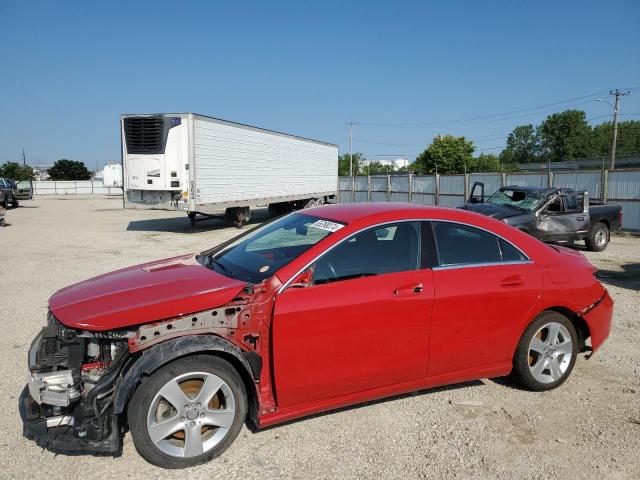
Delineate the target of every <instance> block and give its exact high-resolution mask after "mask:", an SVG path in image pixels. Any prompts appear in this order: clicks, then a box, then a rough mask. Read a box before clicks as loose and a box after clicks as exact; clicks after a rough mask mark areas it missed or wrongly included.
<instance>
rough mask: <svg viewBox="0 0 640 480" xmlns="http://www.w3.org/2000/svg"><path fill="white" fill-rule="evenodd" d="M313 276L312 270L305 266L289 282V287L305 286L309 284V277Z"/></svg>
mask: <svg viewBox="0 0 640 480" xmlns="http://www.w3.org/2000/svg"><path fill="white" fill-rule="evenodd" d="M312 277H313V270H312V269H311V268H307V269H306V270H305V271H304V272H301V273H299V274H298V275H297V276H296V277H295V278H294V279H293V281H292V282H291V283H290V284H289V287H290V288H306V287H308V286H309V285H311V279H312Z"/></svg>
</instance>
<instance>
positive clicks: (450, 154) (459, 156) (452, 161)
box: [412, 135, 475, 174]
mask: <svg viewBox="0 0 640 480" xmlns="http://www.w3.org/2000/svg"><path fill="white" fill-rule="evenodd" d="M474 150H475V147H474V145H473V142H472V141H470V140H467V139H466V138H465V137H454V136H453V135H444V136H442V135H438V136H437V137H435V138H434V139H433V141H432V142H431V145H429V146H428V147H427V148H426V149H425V151H424V152H422V153H421V154H420V155H418V156H417V158H416V161H415V164H412V166H414V165H415V166H416V167H417V168H416V170H418V171H419V172H420V173H427V174H433V173H436V171H437V172H438V173H464V171H465V167H466V169H467V170H471V169H472V167H473V165H474V158H473V152H474Z"/></svg>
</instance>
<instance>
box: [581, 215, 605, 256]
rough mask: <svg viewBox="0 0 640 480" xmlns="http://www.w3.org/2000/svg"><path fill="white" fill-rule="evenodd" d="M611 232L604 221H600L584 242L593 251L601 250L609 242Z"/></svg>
mask: <svg viewBox="0 0 640 480" xmlns="http://www.w3.org/2000/svg"><path fill="white" fill-rule="evenodd" d="M609 238H610V232H609V229H608V228H607V226H606V225H605V224H604V223H601V222H598V223H596V224H595V225H594V226H593V228H592V229H591V230H590V231H589V234H588V235H587V238H585V240H584V243H585V244H586V246H587V248H588V249H589V250H591V251H592V252H601V251H603V250H604V249H605V248H607V245H608V244H609Z"/></svg>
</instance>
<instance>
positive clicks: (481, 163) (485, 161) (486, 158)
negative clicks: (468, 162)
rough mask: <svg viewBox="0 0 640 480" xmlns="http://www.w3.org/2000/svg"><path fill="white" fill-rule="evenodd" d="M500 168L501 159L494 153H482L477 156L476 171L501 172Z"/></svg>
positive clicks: (474, 168)
mask: <svg viewBox="0 0 640 480" xmlns="http://www.w3.org/2000/svg"><path fill="white" fill-rule="evenodd" d="M500 170H501V166H500V159H499V158H498V157H497V155H494V154H493V153H481V154H480V155H478V156H477V157H476V158H475V161H474V167H473V171H474V172H499V171H500Z"/></svg>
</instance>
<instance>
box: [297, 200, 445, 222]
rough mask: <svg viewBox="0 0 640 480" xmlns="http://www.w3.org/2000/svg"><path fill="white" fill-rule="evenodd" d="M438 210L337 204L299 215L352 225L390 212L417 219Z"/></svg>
mask: <svg viewBox="0 0 640 480" xmlns="http://www.w3.org/2000/svg"><path fill="white" fill-rule="evenodd" d="M438 208H439V207H433V206H428V205H415V204H412V203H402V202H371V203H339V204H331V205H325V206H323V207H318V208H311V209H309V210H303V211H301V212H300V213H309V214H313V215H318V216H320V217H323V218H327V219H329V220H335V221H337V222H341V223H353V222H355V221H358V220H363V219H365V218H368V217H372V216H376V215H379V214H384V213H391V212H397V213H408V212H415V213H416V215H418V216H419V217H423V216H426V215H428V213H429V211H433V210H435V209H438Z"/></svg>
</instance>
